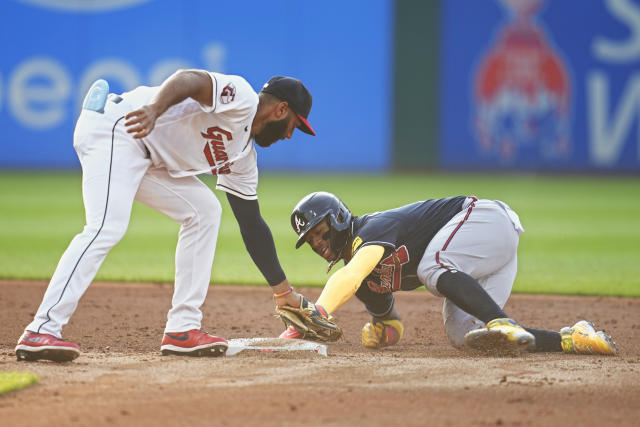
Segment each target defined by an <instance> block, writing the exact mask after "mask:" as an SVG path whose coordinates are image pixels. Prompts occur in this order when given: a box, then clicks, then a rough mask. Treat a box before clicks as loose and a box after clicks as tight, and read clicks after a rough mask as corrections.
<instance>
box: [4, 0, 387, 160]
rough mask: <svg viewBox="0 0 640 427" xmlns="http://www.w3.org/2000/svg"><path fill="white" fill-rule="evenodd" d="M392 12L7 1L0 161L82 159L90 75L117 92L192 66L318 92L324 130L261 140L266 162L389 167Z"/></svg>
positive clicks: (309, 5)
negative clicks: (79, 122)
mask: <svg viewBox="0 0 640 427" xmlns="http://www.w3.org/2000/svg"><path fill="white" fill-rule="evenodd" d="M393 16H394V15H393V9H392V3H391V1H389V0H373V1H371V0H356V1H346V2H344V1H340V0H326V1H325V0H323V1H322V2H306V1H293V0H272V1H262V0H255V1H243V0H215V1H214V0H184V1H178V0H91V1H89V0H87V1H84V0H3V1H2V4H1V5H0V21H1V22H2V25H1V26H0V34H1V37H0V40H1V44H2V55H0V127H1V128H2V132H1V133H0V167H47V168H49V167H59V168H68V167H78V166H79V164H78V160H77V158H76V155H75V152H74V151H73V148H72V141H71V138H72V134H73V127H74V123H75V119H76V117H77V114H78V112H79V108H80V105H81V102H82V99H83V97H84V94H85V93H86V90H87V89H88V88H89V86H90V85H91V83H92V82H93V81H94V80H95V79H97V78H105V79H107V80H108V81H109V82H110V84H111V89H112V91H114V92H116V93H118V92H122V91H125V90H128V89H131V88H133V87H135V86H137V85H140V84H144V85H157V84H158V83H160V82H161V81H162V80H163V79H164V78H166V77H167V76H168V75H170V74H171V73H172V72H174V71H175V70H176V69H177V68H188V67H197V68H206V69H210V70H214V71H218V72H222V73H228V74H239V75H242V76H243V77H245V78H246V79H247V81H248V82H249V83H250V84H251V85H252V86H253V87H254V89H256V90H260V88H261V87H262V85H263V84H264V82H266V81H267V80H268V79H269V78H270V77H271V76H272V75H276V74H281V75H291V76H296V77H298V78H300V79H302V80H303V81H304V83H305V84H306V85H307V87H308V88H309V90H310V91H311V93H312V95H313V96H314V104H313V109H312V111H311V115H310V117H309V120H310V122H311V124H312V125H313V127H314V129H315V130H316V132H317V134H318V137H316V138H312V137H308V136H307V135H304V134H302V133H296V135H295V136H294V138H293V139H292V140H291V141H285V142H280V143H279V144H276V146H274V147H272V148H269V149H259V161H260V163H261V166H262V169H263V170H264V169H292V168H293V169H300V170H305V169H316V170H318V169H323V170H324V169H341V170H384V169H386V167H387V164H388V151H389V146H388V145H389V141H390V134H391V126H390V109H391V107H390V93H389V87H390V84H391V70H392V64H391V63H390V61H389V56H390V51H391V45H390V40H391V39H392V27H393ZM319 147H320V148H319Z"/></svg>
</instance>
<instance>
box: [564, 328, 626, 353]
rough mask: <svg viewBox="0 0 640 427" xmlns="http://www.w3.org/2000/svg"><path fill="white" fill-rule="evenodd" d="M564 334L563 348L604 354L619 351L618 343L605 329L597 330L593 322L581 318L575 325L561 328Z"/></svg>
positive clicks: (571, 350) (569, 351) (565, 350)
mask: <svg viewBox="0 0 640 427" xmlns="http://www.w3.org/2000/svg"><path fill="white" fill-rule="evenodd" d="M560 335H561V336H562V350H563V351H564V352H565V353H575V354H603V355H615V354H616V353H618V350H617V349H616V343H614V342H613V340H612V339H611V337H610V336H609V335H607V334H605V333H604V332H603V331H596V330H595V328H594V327H593V324H592V323H590V322H587V321H586V320H581V321H579V322H578V323H576V324H575V325H573V326H571V327H569V326H567V327H564V328H562V329H561V330H560Z"/></svg>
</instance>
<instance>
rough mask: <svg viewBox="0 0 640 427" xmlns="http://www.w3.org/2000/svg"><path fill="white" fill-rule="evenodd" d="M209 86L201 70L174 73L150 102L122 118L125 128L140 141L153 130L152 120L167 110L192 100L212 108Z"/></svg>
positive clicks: (208, 79) (205, 74)
mask: <svg viewBox="0 0 640 427" xmlns="http://www.w3.org/2000/svg"><path fill="white" fill-rule="evenodd" d="M212 91H213V83H212V82H211V77H209V74H208V73H207V72H206V71H203V70H178V71H176V72H175V73H173V74H172V75H171V76H170V77H169V78H168V79H167V80H165V81H164V83H163V84H162V87H161V89H160V91H159V92H158V95H157V96H156V97H155V98H154V99H153V101H152V102H151V103H149V104H147V105H144V106H142V107H141V108H139V109H137V110H134V111H131V112H130V113H129V114H127V115H126V116H125V119H126V120H127V121H126V122H125V126H126V127H127V132H128V133H133V137H134V138H144V137H145V136H147V135H149V134H150V133H151V131H152V130H153V128H154V127H155V123H156V120H157V119H158V117H160V116H161V115H162V114H163V113H164V112H165V111H167V109H168V108H169V107H171V106H172V105H175V104H178V103H180V102H182V101H184V100H185V99H187V98H192V99H194V100H195V101H198V102H199V103H200V104H203V105H209V106H210V105H212V102H213V99H212V96H213V95H212Z"/></svg>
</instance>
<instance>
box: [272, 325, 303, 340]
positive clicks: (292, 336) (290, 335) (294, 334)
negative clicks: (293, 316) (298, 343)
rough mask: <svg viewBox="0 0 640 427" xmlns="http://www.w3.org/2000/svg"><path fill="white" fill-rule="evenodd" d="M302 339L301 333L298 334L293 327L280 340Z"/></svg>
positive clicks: (286, 330) (282, 334)
mask: <svg viewBox="0 0 640 427" xmlns="http://www.w3.org/2000/svg"><path fill="white" fill-rule="evenodd" d="M301 337H302V334H301V333H300V332H298V331H297V330H296V329H295V328H294V327H293V326H289V327H288V328H287V329H285V330H284V332H282V333H281V334H280V336H279V337H278V338H287V339H300V338H301Z"/></svg>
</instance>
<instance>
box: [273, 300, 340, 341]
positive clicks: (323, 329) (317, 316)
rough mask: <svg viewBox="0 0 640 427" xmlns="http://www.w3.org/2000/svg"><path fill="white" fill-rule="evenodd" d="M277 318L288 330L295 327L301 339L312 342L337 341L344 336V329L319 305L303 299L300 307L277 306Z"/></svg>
mask: <svg viewBox="0 0 640 427" xmlns="http://www.w3.org/2000/svg"><path fill="white" fill-rule="evenodd" d="M276 316H277V317H279V318H280V319H281V320H282V321H283V322H284V325H285V327H286V328H288V327H289V326H291V327H293V328H294V329H295V330H296V331H298V332H299V333H300V335H301V336H300V338H301V339H308V340H312V341H321V342H322V341H337V340H338V339H339V338H340V337H341V336H342V329H340V327H339V326H338V325H336V323H335V322H334V319H333V316H329V315H327V312H326V311H325V310H324V308H322V307H321V306H319V305H315V304H314V303H312V302H310V301H309V300H307V299H306V298H305V297H302V301H301V302H300V307H293V306H290V305H283V306H280V307H278V306H276Z"/></svg>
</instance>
